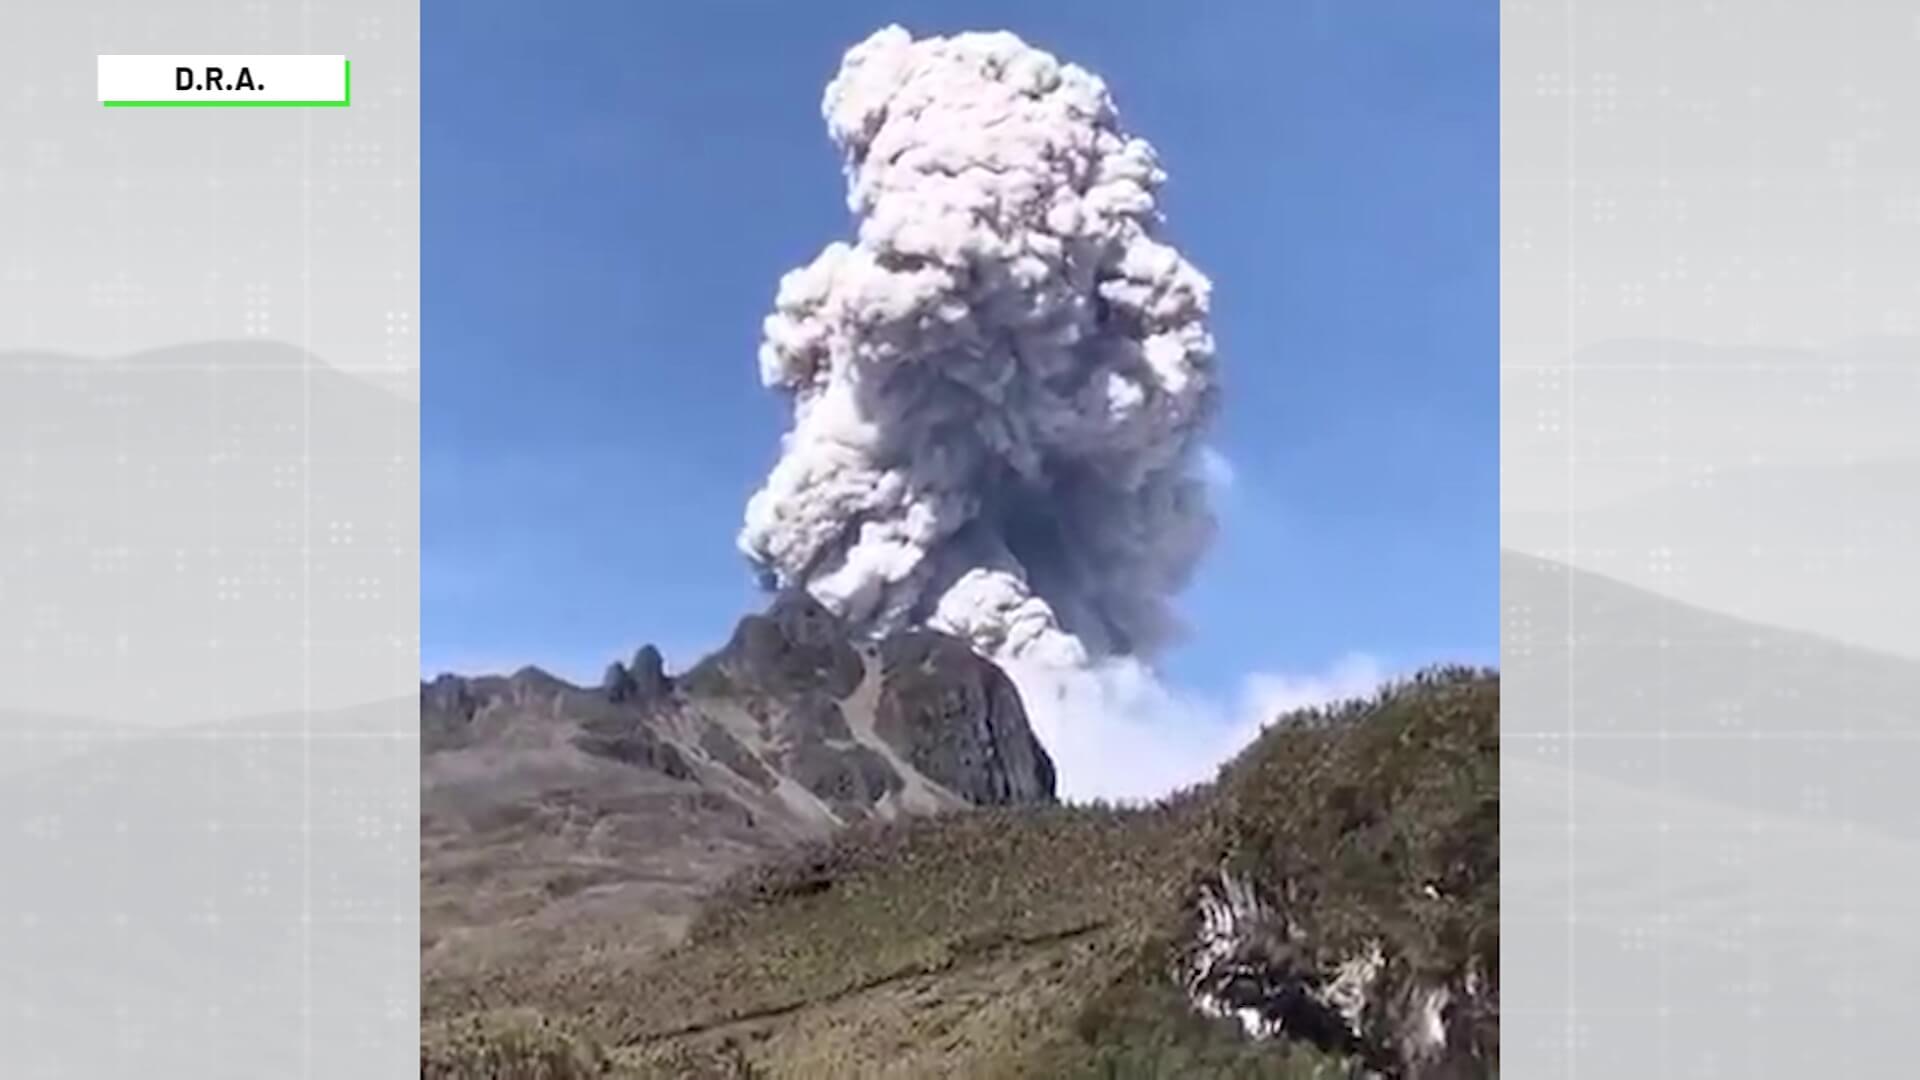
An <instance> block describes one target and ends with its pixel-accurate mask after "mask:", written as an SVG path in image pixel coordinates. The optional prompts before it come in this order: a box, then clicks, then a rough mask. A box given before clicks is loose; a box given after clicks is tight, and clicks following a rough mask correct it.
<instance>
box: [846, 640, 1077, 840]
mask: <svg viewBox="0 0 1920 1080" xmlns="http://www.w3.org/2000/svg"><path fill="white" fill-rule="evenodd" d="M880 663H881V679H882V684H881V689H880V699H879V702H878V705H877V708H876V713H875V717H874V729H875V730H876V731H877V732H878V733H879V735H880V737H881V738H883V739H885V740H886V741H887V742H888V744H890V745H891V746H892V747H893V748H894V749H895V750H896V751H898V752H899V753H900V755H901V756H902V757H904V758H906V759H907V761H908V762H909V763H910V764H912V765H913V767H914V768H915V769H918V770H919V771H920V772H921V773H922V774H924V775H925V776H926V777H927V778H928V779H930V780H933V781H934V782H935V783H938V784H941V785H943V786H945V787H947V788H948V789H950V790H952V791H953V792H955V793H956V794H958V795H960V796H961V797H962V798H964V799H966V800H967V801H968V802H971V803H974V804H975V805H1005V804H1009V803H1024V802H1038V801H1046V800H1051V799H1052V798H1053V794H1054V770H1053V759H1052V758H1050V757H1048V756H1047V752H1046V750H1045V748H1043V747H1042V746H1041V745H1040V740H1038V739H1036V738H1034V735H1033V731H1032V729H1031V728H1029V727H1028V726H1027V716H1026V710H1025V709H1024V708H1023V707H1022V706H1021V704H1020V695H1019V693H1018V692H1017V691H1016V690H1015V689H1014V686H1013V680H1011V679H1009V678H1007V675H1006V673H1005V672H1003V671H1001V670H1000V669H999V667H997V666H995V665H994V664H993V663H992V662H990V661H988V660H986V659H984V658H982V657H980V656H977V655H975V654H974V652H973V651H972V650H971V649H969V648H968V647H967V646H966V644H965V643H963V642H961V641H959V640H958V639H956V638H951V637H948V636H946V635H944V634H936V633H932V632H928V631H909V632H906V633H900V634H895V635H893V636H891V637H889V638H887V639H886V640H885V641H882V642H881V643H880Z"/></svg>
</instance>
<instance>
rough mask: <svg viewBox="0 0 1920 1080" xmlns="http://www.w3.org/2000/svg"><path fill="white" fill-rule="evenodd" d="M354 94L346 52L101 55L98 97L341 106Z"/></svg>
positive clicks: (144, 102) (104, 100)
mask: <svg viewBox="0 0 1920 1080" xmlns="http://www.w3.org/2000/svg"><path fill="white" fill-rule="evenodd" d="M352 100H353V65H352V63H351V62H349V61H348V60H347V58H346V57H345V56H240V55H219V56H216V55H202V54H182V55H177V56H174V55H167V56H102V57H100V103H101V104H102V105H106V106H108V107H110V108H111V107H126V106H148V107H158V106H169V105H172V106H201V107H219V106H228V107H241V106H279V107H281V108H297V107H302V106H306V107H332V108H345V107H347V105H349V104H350V103H351V102H352Z"/></svg>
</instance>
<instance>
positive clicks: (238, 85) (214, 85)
mask: <svg viewBox="0 0 1920 1080" xmlns="http://www.w3.org/2000/svg"><path fill="white" fill-rule="evenodd" d="M173 88H174V89H175V90H265V89H266V88H267V87H266V84H265V83H256V82H254V81H253V72H251V71H249V70H248V69H246V68H241V69H240V71H239V72H238V73H237V74H236V75H234V77H233V81H232V82H228V81H227V80H226V72H225V71H223V70H222V69H220V68H217V67H208V68H206V69H205V70H204V72H203V74H202V76H201V77H200V78H198V79H196V78H195V77H194V70H193V69H192V68H190V67H177V68H174V69H173Z"/></svg>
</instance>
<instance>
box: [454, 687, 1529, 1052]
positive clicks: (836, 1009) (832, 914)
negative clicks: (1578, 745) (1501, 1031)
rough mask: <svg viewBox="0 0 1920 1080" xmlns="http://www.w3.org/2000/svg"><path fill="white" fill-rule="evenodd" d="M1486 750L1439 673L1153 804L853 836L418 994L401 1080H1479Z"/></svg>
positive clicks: (947, 819) (1489, 711) (1289, 732)
mask: <svg viewBox="0 0 1920 1080" xmlns="http://www.w3.org/2000/svg"><path fill="white" fill-rule="evenodd" d="M1498 726H1499V680H1498V676H1497V675H1496V674H1494V673H1492V672H1489V671H1481V670H1467V669H1446V670H1436V671H1431V672H1428V673H1425V674H1423V675H1420V676H1418V677H1416V678H1414V679H1411V680H1407V681H1404V682H1400V683H1396V684H1394V685H1391V686H1388V687H1386V688H1383V689H1382V690H1381V692H1380V693H1379V694H1378V695H1377V696H1376V697H1375V698H1373V699H1372V700H1368V701H1361V702H1353V703H1349V704H1347V705H1343V706H1340V707H1336V708H1330V709H1325V710H1318V711H1311V712H1307V713H1302V714H1296V715H1292V716H1289V717H1285V718H1282V719H1281V720H1280V721H1278V722H1276V723H1275V724H1273V725H1271V726H1270V727H1269V728H1268V729H1267V730H1266V732H1265V733H1264V734H1263V735H1262V736H1261V737H1260V738H1259V739H1258V741H1257V742H1256V743H1255V744H1254V745H1253V746H1251V747H1250V748H1249V749H1247V750H1246V751H1245V752H1244V753H1242V754H1241V755H1240V757H1239V758H1238V759H1237V760H1235V761H1233V762H1232V763H1230V764H1229V765H1228V766H1227V767H1225V768H1224V769H1223V770H1222V771H1221V773H1220V775H1219V776H1218V778H1217V779H1216V781H1215V782H1214V783H1212V784H1209V785H1203V786H1201V787H1198V788H1195V789H1192V790H1189V791H1186V792H1182V793H1179V794H1177V795H1175V796H1172V797H1170V798H1168V799H1165V800H1163V801H1161V802H1160V803H1158V804H1156V805H1152V806H1147V807H1142V808H1115V807H1109V806H1060V805H1026V806H1003V807H993V808H982V809H967V810H955V811H948V812H944V813H938V814H933V815H930V816H920V817H913V816H904V817H901V818H898V819H896V820H891V821H888V820H880V819H874V820H870V821H864V822H860V823H858V824H854V825H851V826H849V827H847V828H845V829H843V830H841V831H839V832H837V833H836V834H834V835H833V836H831V837H830V838H827V839H824V840H820V841H815V842H812V843H809V844H806V845H804V846H801V847H799V848H797V849H792V850H789V851H787V852H785V853H783V854H777V855H774V856H772V857H770V858H769V859H768V860H767V861H764V862H761V863H758V864H756V865H755V866H754V867H753V868H751V869H749V870H746V871H743V872H741V873H739V874H736V875H735V876H733V877H732V878H730V879H729V880H728V881H727V883H726V884H725V885H724V886H723V887H721V888H720V889H719V890H718V891H717V892H716V893H714V894H713V895H711V896H709V897H708V898H707V899H706V900H705V901H704V903H703V904H702V905H701V907H700V909H699V912H698V914H697V915H696V916H695V917H694V920H693V922H692V924H691V927H690V929H689V931H688V932H687V934H686V935H685V937H684V938H683V939H681V940H680V941H679V942H678V943H677V944H675V945H673V946H672V947H669V948H666V949H664V950H661V951H656V952H653V953H650V954H644V955H635V954H633V953H631V952H627V951H622V950H618V949H612V948H609V949H605V950H598V951H589V952H583V953H582V954H581V955H579V956H578V957H577V958H571V959H570V960H569V962H568V963H567V964H566V965H565V966H564V967H563V968H561V967H556V966H555V965H546V966H533V967H529V968H525V969H517V970H518V973H516V972H515V971H509V970H504V969H503V970H501V971H499V972H496V973H493V974H490V975H488V976H486V977H480V978H470V979H464V980H461V981H459V982H457V983H453V984H448V985H445V986H436V985H433V984H429V986H428V987H427V991H426V998H427V1000H426V1003H425V1009H426V1014H427V1024H426V1028H425V1030H424V1032H423V1049H422V1055H421V1057H422V1075H423V1077H432V1078H444V1080H453V1078H469V1077H496V1078H525V1080H535V1078H551V1080H568V1078H574V1077H589V1076H606V1077H669V1076H671V1077H869V1076H871V1077H938V1076H963V1077H1047V1078H1072V1077H1243V1076H1244V1077H1347V1076H1359V1075H1378V1076H1389V1077H1391V1076H1403V1077H1413V1076H1422V1077H1424V1076H1434V1077H1439V1076H1492V1075H1497V1071H1498V1065H1497V1062H1498V1034H1497V1032H1498V982H1497V980H1498V972H1499V962H1498V961H1499V886H1498V877H1499V802H1498V800H1499V775H1498ZM1223 912H1225V913H1227V914H1225V915H1223V914H1222V913H1223ZM1222 919H1225V920H1226V921H1225V923H1223V922H1222V921H1221V920H1222ZM1223 925H1225V926H1229V927H1230V928H1231V929H1230V931H1229V932H1227V933H1225V935H1224V937H1223V936H1222V934H1221V933H1220V930H1221V927H1222V926H1223ZM1210 933H1211V934H1212V937H1211V938H1210V937H1209V934H1210ZM1210 940H1212V941H1215V942H1216V943H1218V942H1225V943H1224V944H1220V945H1219V947H1218V948H1216V949H1214V951H1213V952H1211V953H1209V952H1208V946H1207V942H1208V941H1210ZM1197 957H1198V958H1201V959H1200V960H1197V959H1196V958H1197ZM1208 957H1211V962H1210V963H1203V962H1202V961H1203V960H1205V959H1206V958H1208ZM1356 958H1358V959H1356ZM1342 972H1345V973H1346V977H1345V982H1344V986H1345V988H1344V989H1341V988H1340V987H1339V986H1334V988H1333V989H1331V990H1329V989H1327V988H1328V987H1329V986H1330V985H1332V984H1338V983H1341V979H1340V978H1337V977H1336V976H1339V975H1340V973H1342ZM1356 972H1358V974H1355V973H1356ZM1323 991H1324V992H1323ZM1203 992H1204V993H1205V994H1209V995H1211V1000H1213V1001H1214V1002H1216V1003H1225V1004H1224V1007H1222V1008H1217V1009H1216V1010H1215V1011H1216V1012H1226V1013H1230V1014H1237V1015H1238V1016H1239V1017H1241V1018H1244V1019H1235V1018H1216V1017H1210V1016H1207V1015H1204V1014H1203V1013H1202V1012H1201V1011H1200V1010H1198V1009H1196V1008H1195V1007H1194V1002H1195V1000H1196V999H1197V997H1198V996H1200V995H1202V994H1203ZM1343 994H1344V995H1345V996H1344V997H1343V996H1342V995H1343ZM1342 1002H1345V1003H1346V1004H1345V1005H1342ZM1342 1009H1345V1012H1344V1014H1342V1012H1341V1011H1342ZM1336 1014H1342V1015H1345V1016H1346V1017H1347V1022H1344V1023H1343V1022H1342V1021H1341V1020H1340V1018H1339V1015H1336ZM1276 1026H1277V1027H1278V1028H1279V1031H1278V1033H1277V1034H1275V1033H1273V1032H1272V1029H1273V1028H1274V1027H1276ZM1248 1027H1258V1028H1260V1029H1261V1033H1262V1034H1264V1035H1265V1036H1266V1037H1261V1038H1255V1037H1252V1036H1250V1035H1249V1034H1248V1031H1247V1028H1248ZM1436 1040H1437V1042H1436Z"/></svg>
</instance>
